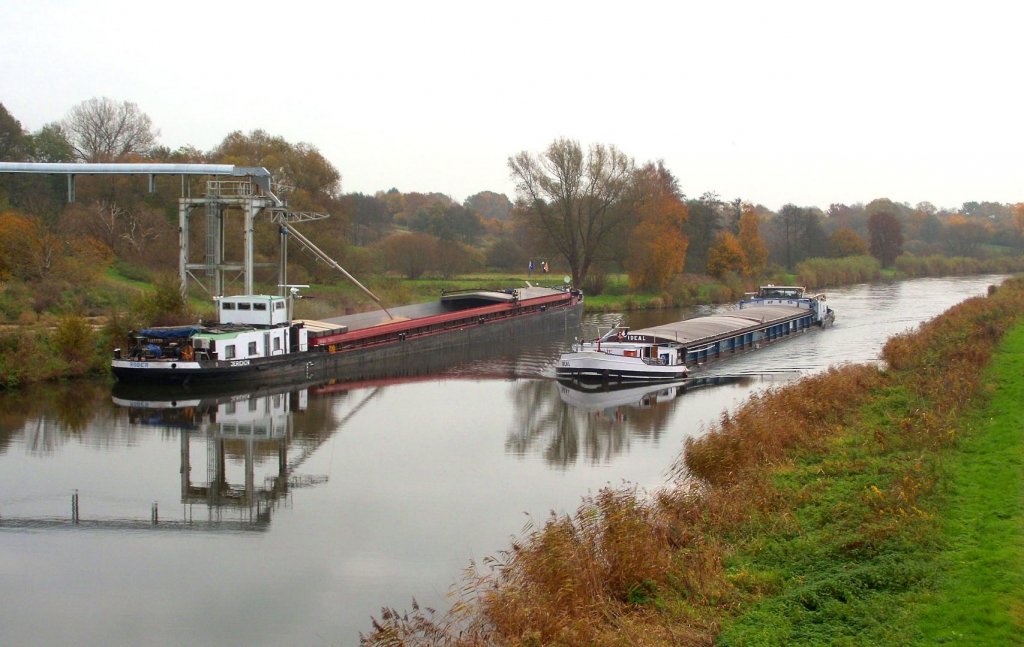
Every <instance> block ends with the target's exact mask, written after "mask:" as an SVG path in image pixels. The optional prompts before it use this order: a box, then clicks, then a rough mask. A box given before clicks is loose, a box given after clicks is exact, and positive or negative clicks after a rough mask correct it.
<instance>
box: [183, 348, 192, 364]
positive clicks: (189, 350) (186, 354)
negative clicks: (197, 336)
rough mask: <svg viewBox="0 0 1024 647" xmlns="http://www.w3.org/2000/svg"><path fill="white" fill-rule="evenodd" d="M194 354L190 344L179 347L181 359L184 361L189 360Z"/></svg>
mask: <svg viewBox="0 0 1024 647" xmlns="http://www.w3.org/2000/svg"><path fill="white" fill-rule="evenodd" d="M194 356H195V354H194V353H193V351H192V347H191V346H186V347H184V348H182V349H181V359H183V360H185V361H186V362H191V361H192V358H193V357H194Z"/></svg>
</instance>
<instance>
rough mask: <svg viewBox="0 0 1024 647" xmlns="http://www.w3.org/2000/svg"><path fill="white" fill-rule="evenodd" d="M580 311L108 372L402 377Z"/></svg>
mask: <svg viewBox="0 0 1024 647" xmlns="http://www.w3.org/2000/svg"><path fill="white" fill-rule="evenodd" d="M582 312H583V304H582V303H581V302H575V303H573V304H572V305H566V306H564V307H550V308H546V310H544V311H542V312H534V313H529V314H523V315H519V316H509V317H504V318H502V319H497V320H487V321H484V322H483V323H479V322H473V323H466V324H465V325H462V326H459V327H457V328H447V329H445V330H442V331H438V332H437V333H435V334H429V335H422V336H417V337H409V338H407V339H403V340H400V341H394V342H389V343H382V344H379V345H372V346H357V347H354V348H343V347H341V344H338V345H336V346H334V351H333V352H332V350H331V348H332V347H331V346H330V345H321V346H317V347H316V350H310V351H305V352H299V353H290V354H287V355H280V356H276V357H270V358H260V359H253V360H248V361H242V362H239V361H235V362H231V361H218V362H214V361H208V362H180V363H177V362H162V363H160V367H159V369H155V368H154V367H155V366H156V365H157V363H155V362H144V361H143V362H137V361H129V360H115V361H114V362H113V363H112V365H111V370H112V371H113V373H114V375H115V376H116V377H117V379H118V380H119V381H121V382H126V383H134V382H146V383H150V384H179V385H199V384H227V383H231V384H245V383H250V384H259V383H268V382H270V381H273V382H281V381H303V380H318V379H331V378H338V379H344V380H364V379H372V378H377V377H385V376H388V375H395V374H402V375H408V374H416V373H419V372H427V371H430V370H431V367H432V366H434V365H436V364H445V365H449V364H450V363H451V361H450V360H451V355H452V354H455V355H459V354H460V353H462V352H464V351H465V349H468V348H478V347H485V346H486V345H488V344H490V345H506V344H508V343H510V342H523V341H525V340H527V339H528V338H530V337H533V336H537V335H545V334H547V335H551V334H554V333H564V332H566V331H571V330H575V329H577V328H579V325H580V317H581V315H582ZM442 360H443V361H442ZM172 367H173V368H172Z"/></svg>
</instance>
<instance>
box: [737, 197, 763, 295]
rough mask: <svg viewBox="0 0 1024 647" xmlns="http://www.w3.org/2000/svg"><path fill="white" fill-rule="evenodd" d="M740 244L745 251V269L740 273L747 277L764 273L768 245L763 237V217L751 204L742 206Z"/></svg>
mask: <svg viewBox="0 0 1024 647" xmlns="http://www.w3.org/2000/svg"><path fill="white" fill-rule="evenodd" d="M739 244H740V249H741V250H742V251H743V269H742V270H741V272H740V273H741V274H742V275H743V276H745V277H747V278H753V277H758V276H761V275H762V274H764V269H765V267H766V266H767V265H768V247H767V246H766V245H765V244H764V239H763V238H761V218H760V217H759V216H758V215H757V210H755V209H754V207H753V205H750V204H744V205H743V206H742V213H741V215H740V222H739Z"/></svg>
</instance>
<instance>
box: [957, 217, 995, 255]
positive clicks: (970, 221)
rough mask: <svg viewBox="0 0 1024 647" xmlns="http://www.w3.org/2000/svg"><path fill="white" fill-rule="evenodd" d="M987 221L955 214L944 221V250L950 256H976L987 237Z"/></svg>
mask: <svg viewBox="0 0 1024 647" xmlns="http://www.w3.org/2000/svg"><path fill="white" fill-rule="evenodd" d="M988 233H989V232H988V223H987V222H985V221H984V220H982V219H981V218H976V217H975V218H972V217H966V216H962V215H960V214H956V215H953V216H950V218H949V220H947V221H946V251H947V252H948V253H949V255H950V256H976V255H977V253H978V247H979V246H980V245H981V244H982V243H983V242H984V241H985V240H986V239H987V238H988Z"/></svg>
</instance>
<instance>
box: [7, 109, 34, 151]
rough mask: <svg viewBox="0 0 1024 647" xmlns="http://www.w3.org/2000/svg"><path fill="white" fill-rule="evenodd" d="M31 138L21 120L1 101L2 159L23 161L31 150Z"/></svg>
mask: <svg viewBox="0 0 1024 647" xmlns="http://www.w3.org/2000/svg"><path fill="white" fill-rule="evenodd" d="M30 142H31V139H30V138H29V136H28V135H27V134H26V133H25V131H24V130H23V129H22V127H21V122H20V121H18V120H17V119H15V118H14V116H13V115H11V113H9V112H7V108H5V107H4V104H2V103H0V161H4V162H23V161H25V158H27V157H28V155H29V151H30V150H31V145H30Z"/></svg>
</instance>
